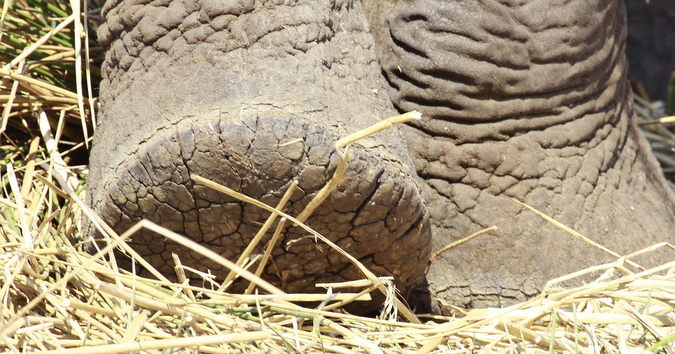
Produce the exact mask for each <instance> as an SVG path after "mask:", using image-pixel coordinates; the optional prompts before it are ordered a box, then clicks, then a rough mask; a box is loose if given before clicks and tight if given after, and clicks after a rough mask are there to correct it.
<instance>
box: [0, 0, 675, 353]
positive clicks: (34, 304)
mask: <svg viewBox="0 0 675 354" xmlns="http://www.w3.org/2000/svg"><path fill="white" fill-rule="evenodd" d="M85 4H86V2H85ZM80 10H81V11H82V13H81V12H80ZM93 13H95V11H92V12H91V13H87V9H77V8H76V9H74V10H71V9H70V8H69V7H68V6H66V5H64V3H62V2H59V1H53V0H32V1H28V0H26V1H4V2H3V4H2V16H1V19H0V29H2V30H1V31H0V65H1V68H0V102H2V121H1V122H2V125H1V126H0V139H2V140H1V141H2V143H1V144H0V183H1V185H2V195H1V196H0V348H1V349H2V350H4V351H12V352H31V351H59V352H68V353H76V352H81V353H92V352H96V353H112V352H115V353H117V352H132V351H135V352H139V351H142V352H160V351H162V352H163V351H167V350H171V351H175V350H190V351H193V352H197V351H199V352H207V353H208V352H218V353H219V352H225V351H228V352H231V351H241V352H248V351H250V352H259V351H273V352H282V351H286V352H337V353H352V352H373V353H379V352H394V351H395V352H412V351H416V352H421V353H431V352H433V353H452V352H458V353H459V352H468V351H485V352H491V351H500V352H501V351H503V352H516V351H517V352H520V351H526V352H584V353H585V352H589V353H600V352H620V353H627V352H644V351H650V352H663V353H672V352H673V350H674V348H673V342H675V311H673V308H674V307H675V261H673V262H668V263H665V264H662V265H660V266H657V267H654V268H651V269H641V270H638V271H631V270H630V269H629V267H628V266H627V265H630V264H631V262H632V260H631V258H633V257H635V256H637V255H638V254H649V253H651V252H654V251H656V250H658V249H661V248H670V249H673V245H672V244H669V243H661V244H657V245H654V246H652V247H650V248H648V249H645V250H643V251H640V252H636V253H635V254H632V255H625V256H623V257H621V256H619V255H617V256H619V257H617V259H616V261H615V262H612V263H609V264H600V265H596V266H594V267H590V268H589V269H585V270H581V271H579V272H576V273H573V274H569V275H567V276H564V277H561V278H559V279H555V280H552V281H551V282H549V284H548V285H547V286H546V287H545V289H544V291H543V293H542V294H541V295H539V296H537V297H535V298H533V299H531V300H529V301H526V302H523V303H519V304H516V305H514V306H511V307H508V308H487V309H476V310H469V311H466V310H462V309H459V308H455V307H453V306H452V305H451V304H448V305H447V306H448V308H449V309H450V310H452V312H453V313H454V314H455V315H454V316H453V317H443V316H432V315H422V314H417V315H416V314H414V313H413V312H412V311H410V309H408V308H407V306H406V305H405V304H404V303H402V302H401V301H399V300H398V299H397V298H396V296H395V289H394V288H393V286H392V282H391V279H389V278H381V277H377V276H375V275H374V274H373V273H372V272H370V271H369V270H368V269H367V268H366V267H364V266H363V265H362V264H361V263H359V262H358V260H356V259H354V258H353V257H351V256H350V255H349V254H348V253H346V252H344V250H340V249H339V248H338V247H337V246H335V245H332V244H330V241H328V240H326V239H325V238H324V237H323V236H322V235H320V234H319V233H316V232H315V231H314V230H312V229H311V228H309V227H308V226H307V225H305V224H304V221H305V220H307V218H308V217H309V215H311V212H312V210H313V208H314V207H315V206H316V205H318V204H319V203H320V202H321V201H322V198H324V197H325V196H326V195H327V194H328V193H329V192H330V190H331V188H333V187H334V186H335V185H336V184H337V183H339V181H340V178H341V175H340V173H341V171H343V170H344V167H345V166H346V160H347V159H348V156H349V154H348V145H349V144H350V143H353V142H354V141H357V140H358V139H359V138H362V137H363V136H366V135H368V134H372V133H375V132H376V131H377V129H384V128H386V127H387V126H389V125H392V124H396V123H400V122H402V121H405V120H407V119H415V118H416V117H417V115H416V114H415V113H412V114H406V115H402V116H397V117H394V118H392V119H389V120H386V121H385V122H384V123H381V124H378V125H376V126H375V127H374V128H373V129H374V130H372V131H369V130H366V131H361V132H356V133H355V134H354V135H351V136H349V137H345V138H343V139H341V140H340V141H339V142H338V143H337V147H338V148H339V149H340V151H342V152H343V154H342V156H343V161H345V163H343V164H342V167H341V169H340V168H338V171H337V173H336V175H335V176H334V178H333V179H332V180H331V182H329V183H328V184H327V185H326V187H325V188H324V190H323V191H322V192H321V193H319V195H318V196H317V198H316V200H315V201H314V202H313V203H310V205H309V206H308V209H307V210H306V211H304V212H302V213H301V214H299V215H297V216H293V215H289V214H286V213H284V212H283V207H284V200H283V199H282V201H280V202H279V204H278V205H276V206H270V205H265V204H264V203H261V202H260V201H257V200H254V199H251V198H248V197H246V196H244V195H241V194H239V193H237V192H236V191H232V190H229V189H227V188H225V187H224V186H220V185H217V184H215V183H213V182H211V181H209V180H208V179H206V178H204V177H202V176H192V178H193V180H194V181H195V182H197V183H202V184H204V185H207V186H209V187H211V188H214V189H215V190H218V191H221V192H223V193H228V194H229V195H231V196H233V197H235V198H238V199H240V200H242V201H245V202H248V203H252V204H254V205H256V206H258V207H260V208H263V209H265V210H267V211H268V212H270V217H269V219H268V222H266V223H265V224H264V225H263V226H262V227H261V230H260V232H259V236H257V237H255V238H254V240H253V241H252V244H251V246H250V247H248V248H247V250H246V251H244V252H243V253H242V255H241V256H240V257H239V259H238V260H236V261H230V260H227V259H224V258H222V257H221V256H219V255H218V254H215V253H213V252H211V251H210V250H208V249H207V248H205V247H203V246H201V245H199V244H195V243H194V242H192V241H191V240H189V239H187V238H185V237H183V236H182V235H179V234H176V233H173V232H171V231H170V230H166V229H164V228H162V227H160V226H158V225H155V224H152V223H150V222H148V221H142V222H140V223H138V224H137V225H135V226H134V227H133V228H132V229H130V230H129V231H127V232H125V233H124V234H122V235H117V234H116V233H115V232H114V231H113V230H111V229H110V228H109V227H108V226H107V225H105V224H104V223H103V222H101V220H100V218H99V217H98V216H97V215H95V213H93V212H92V211H91V210H90V209H89V208H88V207H87V206H86V205H85V204H84V203H83V202H82V200H83V199H84V195H85V193H86V192H85V186H84V176H85V172H86V166H74V165H72V163H71V161H72V160H70V158H69V155H70V154H71V152H72V151H73V150H75V149H77V148H78V147H80V146H82V145H85V144H86V142H87V141H88V139H89V138H88V137H89V135H91V127H92V126H93V124H92V122H94V121H95V118H94V117H93V115H92V114H93V113H94V107H95V103H96V101H95V98H93V95H92V94H91V92H92V90H93V89H92V88H93V87H94V86H95V82H96V81H97V79H96V77H97V71H96V69H95V68H94V67H89V64H91V63H94V60H92V58H90V57H89V55H90V54H91V53H96V52H97V50H98V49H97V48H95V46H94V45H91V47H90V44H91V43H93V42H91V41H90V40H89V37H88V33H89V32H88V27H87V26H84V22H85V19H86V18H90V19H91V18H94V20H95V16H93V15H92V14H93ZM82 14H86V16H84V15H82ZM82 33H84V36H82ZM77 38H84V39H83V40H82V41H81V43H80V44H77V43H76V42H80V41H79V40H78V41H76V40H75V39H77ZM80 49H83V50H80ZM79 53H82V54H81V55H80V54H79ZM674 91H675V90H674ZM636 102H637V104H636V107H637V108H636V110H637V111H638V113H639V114H640V115H641V116H642V118H641V119H643V122H642V123H643V124H644V128H645V129H647V130H648V131H647V135H648V137H649V138H650V141H651V143H652V146H653V147H654V149H655V151H656V155H657V158H659V161H661V162H662V163H664V166H665V168H666V171H668V168H673V167H675V161H670V160H672V149H673V146H675V143H674V142H675V139H673V133H672V131H670V130H669V128H668V126H667V124H668V123H667V119H665V120H663V119H662V117H663V115H664V112H663V111H662V110H661V111H659V110H660V107H659V106H658V104H656V105H655V104H652V103H650V102H648V101H644V100H643V101H640V99H637V101H636ZM645 112H646V113H645ZM647 113H648V114H647ZM671 114H672V113H671ZM657 118H658V119H662V121H661V123H658V124H655V122H654V121H655V119H657ZM343 149H344V150H343ZM669 149H670V150H669ZM669 161H670V162H669ZM669 163H670V165H669ZM669 166H670V167H669ZM289 195H290V192H289ZM534 212H537V211H536V210H535V211H534ZM542 217H546V216H545V215H542ZM84 220H91V222H93V223H94V224H95V225H96V227H97V228H98V229H99V231H101V234H102V235H104V237H105V239H106V242H105V247H103V248H102V249H99V250H98V252H97V253H95V254H89V253H85V252H82V251H81V247H80V246H81V244H80V243H79V242H86V240H88V239H87V237H86V235H83V234H82V223H83V221H84ZM549 221H551V222H553V223H555V222H556V221H555V220H552V219H551V220H549ZM288 223H293V224H296V225H299V226H300V227H303V228H305V230H306V231H307V232H308V233H310V234H312V235H314V236H315V237H316V240H317V242H325V243H328V244H330V245H331V247H333V249H334V250H335V252H338V253H340V254H342V256H344V257H346V258H347V259H349V260H350V261H351V262H352V263H353V264H354V266H355V267H357V268H358V269H359V270H360V271H361V272H362V274H363V279H362V280H359V281H354V282H349V283H346V284H341V283H335V284H317V286H320V287H322V288H324V289H326V291H325V293H320V294H286V293H284V292H283V291H281V290H280V289H278V288H276V287H275V286H274V285H272V284H270V283H268V282H266V281H265V280H263V279H261V278H260V277H259V275H260V274H261V271H262V269H263V268H264V267H265V265H266V264H267V262H268V260H269V257H270V251H271V249H272V248H273V247H274V245H275V244H276V242H277V240H278V238H279V235H281V233H282V232H283V230H284V228H285V227H286V225H287V224H288ZM559 226H560V227H562V228H565V226H564V225H562V224H560V225H559ZM142 228H147V229H151V230H154V231H155V232H157V233H159V234H161V235H163V236H164V237H166V238H167V239H171V240H173V241H175V242H178V243H181V244H183V245H184V246H185V247H189V248H191V249H192V250H195V251H198V252H200V253H202V254H203V255H204V256H205V257H209V258H211V259H213V260H215V261H217V262H218V263H220V264H221V265H222V266H223V267H225V268H227V269H229V270H231V273H230V275H229V276H228V277H226V278H225V279H222V280H218V279H212V278H210V277H209V276H208V274H205V275H204V281H203V284H201V285H194V284H189V283H188V282H187V280H186V276H185V271H186V270H188V269H187V267H185V266H183V265H182V264H181V262H180V257H179V256H178V255H176V256H175V257H174V262H175V265H176V267H175V269H176V276H177V279H178V280H179V281H177V282H171V281H169V280H168V279H166V277H165V276H164V275H163V274H160V273H159V272H156V271H153V272H152V273H153V276H152V277H149V278H144V277H140V276H138V275H136V274H134V272H133V271H127V270H124V269H120V268H118V267H117V265H116V264H115V262H114V258H113V257H111V252H112V251H113V250H117V252H126V253H127V254H128V255H130V257H132V258H133V259H134V261H135V262H136V263H138V264H142V265H143V266H144V267H146V268H147V269H150V270H152V267H150V266H149V265H148V264H147V263H146V262H145V261H144V260H143V259H142V258H141V257H139V256H138V255H137V254H135V253H134V252H133V250H132V249H131V248H130V247H129V246H128V245H127V244H126V243H125V240H126V239H127V238H128V237H130V236H132V235H133V234H134V232H137V231H138V230H140V229H142ZM269 230H274V231H273V235H274V236H273V237H271V238H269V239H267V238H265V237H264V236H265V235H266V234H268V231H269ZM489 231H491V229H486V230H483V231H481V232H479V233H476V234H474V235H470V236H467V237H466V238H464V239H462V240H460V242H458V243H461V242H470V241H471V239H472V238H473V237H477V236H479V235H480V234H482V233H485V232H489ZM568 231H569V232H570V233H571V234H572V235H573V236H570V237H580V238H582V239H583V235H579V234H578V233H577V234H575V233H574V232H573V230H568ZM82 240H84V241H82ZM263 241H266V242H267V246H266V247H265V249H266V252H265V253H264V254H263V255H261V256H259V257H258V258H256V256H255V255H254V254H253V252H252V249H253V248H254V247H255V244H253V243H254V242H255V243H261V242H263ZM454 246H456V244H452V245H449V246H448V247H446V249H447V248H451V247H454ZM598 246H599V245H598ZM607 251H608V252H611V251H610V250H607ZM256 262H257V265H256ZM253 266H255V267H256V268H255V269H253ZM638 269H639V268H638ZM592 272H595V273H597V272H599V273H601V275H600V276H599V277H598V278H597V279H596V280H595V281H593V282H590V283H587V284H584V285H581V286H578V287H564V286H561V285H560V284H561V283H562V282H563V281H567V280H570V279H574V278H577V277H580V276H585V275H587V274H590V273H592ZM238 277H242V278H245V279H247V280H248V281H249V282H250V284H251V285H250V286H249V288H248V289H247V291H246V294H231V293H228V292H227V288H228V285H229V284H230V283H231V281H232V280H234V279H235V278H238ZM347 286H348V287H350V288H353V287H357V288H359V289H361V290H360V291H358V292H354V293H345V292H341V291H342V289H343V288H344V287H347ZM373 291H376V292H383V293H384V294H385V296H386V297H387V299H388V301H387V302H386V303H385V305H384V306H385V307H386V310H385V311H383V312H382V313H383V314H382V315H381V316H380V317H379V318H369V317H361V316H355V315H351V314H348V313H346V312H345V311H343V310H342V308H343V307H344V306H345V305H346V304H349V303H351V302H353V301H368V300H369V299H370V298H371V296H370V294H371V293H372V292H373ZM308 301H312V302H320V303H321V304H320V305H319V306H317V307H308V306H307V305H306V302H308Z"/></svg>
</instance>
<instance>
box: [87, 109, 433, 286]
mask: <svg viewBox="0 0 675 354" xmlns="http://www.w3.org/2000/svg"><path fill="white" fill-rule="evenodd" d="M192 118H195V117H191V118H190V119H189V121H190V122H188V123H185V121H187V119H186V120H183V121H182V122H180V123H178V124H177V125H175V126H172V127H171V128H167V129H164V130H160V131H158V132H156V133H155V134H154V135H153V136H151V137H150V138H148V139H146V140H145V141H144V142H143V143H141V145H140V146H139V147H138V148H137V149H136V150H135V151H133V152H131V154H130V156H128V157H127V158H125V159H124V162H122V163H121V164H120V165H119V166H117V167H116V168H109V170H108V172H109V174H102V175H101V176H98V177H99V178H101V179H102V181H99V182H96V181H95V180H96V178H97V176H91V177H90V181H92V182H95V183H93V186H91V184H90V190H91V191H92V192H91V194H92V196H91V198H92V204H91V205H93V206H94V209H95V210H96V211H98V212H99V213H100V214H101V215H102V217H103V218H104V220H105V221H106V222H108V223H109V224H110V225H111V226H112V227H113V228H114V229H115V230H117V231H119V232H122V231H124V230H126V229H128V228H129V227H130V226H132V225H133V224H134V223H136V222H137V221H139V220H141V219H143V218H145V219H149V220H150V221H153V222H155V223H158V224H160V225H162V226H164V227H166V228H168V229H170V230H172V231H175V232H179V233H182V234H185V235H187V236H189V237H191V238H192V239H193V240H195V241H197V242H199V243H200V244H202V245H204V246H207V247H209V248H210V249H211V250H213V251H215V252H217V253H219V254H220V255H222V256H224V257H225V258H227V259H229V260H232V261H235V260H236V259H237V258H239V255H240V253H241V251H242V250H243V249H244V248H245V247H246V246H247V245H248V243H249V241H250V240H251V239H252V238H253V236H254V235H255V234H256V232H257V231H258V230H259V229H260V227H261V225H262V224H263V223H264V221H265V220H266V219H267V218H268V216H269V213H268V212H267V211H264V210H262V209H260V208H258V207H256V206H253V205H250V204H246V203H243V202H241V201H238V200H236V199H233V198H231V197H229V196H227V195H224V194H222V193H219V192H217V191H215V190H212V189H210V188H208V187H205V186H202V185H197V184H195V183H194V182H193V181H192V180H191V178H190V176H191V175H199V176H202V177H205V178H208V179H210V180H213V181H215V182H217V183H219V184H222V185H225V186H227V187H229V188H232V189H234V190H237V191H239V192H241V193H243V194H245V195H248V196H250V197H253V198H256V199H258V200H260V201H262V202H264V203H267V204H268V205H276V204H277V202H278V201H279V200H280V199H281V197H282V196H283V194H284V193H285V191H286V190H287V189H288V188H289V185H290V184H291V183H292V181H294V180H295V181H297V183H298V188H297V189H296V191H295V192H294V194H293V195H292V197H291V198H290V200H289V202H288V204H287V207H286V209H285V211H286V212H287V213H289V214H291V215H297V214H299V213H300V212H301V211H302V210H303V209H304V207H305V206H306V205H307V203H308V202H309V201H310V200H311V199H312V198H313V197H314V196H315V195H316V193H317V192H318V191H319V190H320V189H321V188H322V187H323V186H324V185H325V183H326V182H327V181H328V180H329V179H330V178H331V177H332V175H333V173H334V171H335V169H336V166H337V164H338V161H339V159H340V157H339V156H338V154H337V153H336V150H335V141H336V140H337V138H338V137H337V136H336V134H334V133H333V132H331V131H329V130H327V129H326V128H323V127H321V126H318V125H316V124H312V123H309V122H307V121H306V120H302V119H298V118H294V117H278V116H264V117H260V116H253V117H250V118H247V119H244V120H241V121H227V120H224V119H220V118H212V117H211V118H209V117H207V118H204V119H201V118H200V119H192ZM350 151H351V152H350V156H351V157H350V160H349V162H348V167H347V171H346V174H345V176H344V178H343V180H342V182H341V183H340V184H339V186H338V187H337V188H336V189H335V190H334V191H333V192H332V193H331V194H330V196H329V197H328V198H327V199H326V200H325V201H324V203H323V204H322V205H321V206H320V207H319V208H318V209H317V210H316V211H315V212H314V216H312V217H311V218H310V219H309V221H308V224H309V225H310V226H311V227H313V228H314V229H315V230H316V231H318V232H320V233H322V234H323V235H324V236H326V237H328V238H329V239H331V240H332V241H333V242H335V243H336V244H337V245H339V246H340V247H342V248H343V249H344V250H346V251H347V252H349V253H350V254H351V255H353V256H354V257H356V258H357V259H359V260H360V261H361V262H362V263H363V264H364V265H366V266H367V267H369V268H370V269H371V270H373V271H375V273H377V274H379V275H393V276H394V277H395V278H396V281H397V284H398V285H399V289H401V290H403V291H405V290H406V289H409V288H411V287H412V286H413V285H415V284H417V283H419V282H420V281H422V280H423V279H422V278H423V271H424V269H425V267H426V262H427V257H428V253H429V243H430V233H429V228H428V227H427V222H426V221H427V214H426V209H425V206H424V204H423V201H422V199H421V194H420V191H419V190H418V186H417V184H416V182H415V179H414V178H412V177H411V176H410V175H409V172H406V170H405V169H402V167H401V162H400V160H397V159H396V158H395V157H394V156H393V155H389V156H387V153H386V151H385V150H383V149H368V151H366V150H365V149H364V148H363V147H361V146H358V145H356V146H354V147H353V148H352V149H351V150H350ZM92 163H96V162H95V161H92ZM97 170H100V168H99V169H97ZM92 177H93V178H92ZM103 181H105V182H103ZM273 230H274V228H272V229H271V230H270V232H269V233H270V234H271V233H272V231H273ZM266 241H267V238H264V239H263V243H262V244H261V245H260V246H259V247H258V250H257V251H254V253H262V249H264V246H265V242H266ZM130 244H131V246H132V247H133V248H134V249H135V250H136V251H137V252H138V253H139V254H141V255H142V256H143V257H144V259H146V260H147V261H149V263H150V264H152V265H153V266H154V267H156V268H157V269H158V270H159V271H160V272H162V273H164V274H173V273H174V270H173V266H174V264H173V261H172V256H171V254H172V253H176V254H178V255H179V256H180V258H181V261H182V262H183V264H185V265H187V266H190V267H193V268H196V269H198V270H201V271H207V270H208V271H210V272H211V273H212V274H215V275H216V276H217V277H218V280H220V281H222V279H223V278H224V276H225V275H226V274H227V271H228V270H227V269H223V268H222V267H221V266H219V265H218V264H216V263H214V262H211V261H210V260H208V259H205V258H204V257H203V256H202V255H200V254H198V253H195V252H192V251H190V250H189V249H186V248H183V247H181V246H179V245H177V244H174V243H172V242H169V241H167V240H166V239H165V238H164V237H162V236H161V235H158V234H155V233H153V232H151V231H147V230H146V231H142V232H139V233H137V234H135V235H133V236H132V239H131V241H130ZM272 263H273V265H271V266H268V267H267V271H266V273H265V275H264V277H265V278H266V279H268V280H270V281H272V282H276V283H277V284H278V285H280V286H282V287H283V288H284V290H287V291H291V292H295V291H312V289H314V284H315V283H316V282H322V281H344V280H352V279H360V278H363V276H362V275H361V274H360V273H359V272H358V270H356V268H355V267H353V266H351V265H350V264H349V262H348V261H347V260H346V259H345V258H344V257H343V256H341V255H339V254H338V253H337V252H335V251H334V250H332V249H330V248H329V247H328V246H327V245H325V244H322V243H320V242H319V243H317V242H315V240H314V238H313V237H308V235H307V233H306V232H305V231H303V230H302V229H300V228H298V227H289V228H287V230H286V232H285V234H284V236H283V237H282V239H281V241H280V242H279V243H278V244H277V246H276V248H275V250H274V251H273V261H272ZM247 285H248V284H243V283H241V284H239V283H235V288H238V289H242V288H243V287H246V286H247Z"/></svg>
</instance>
